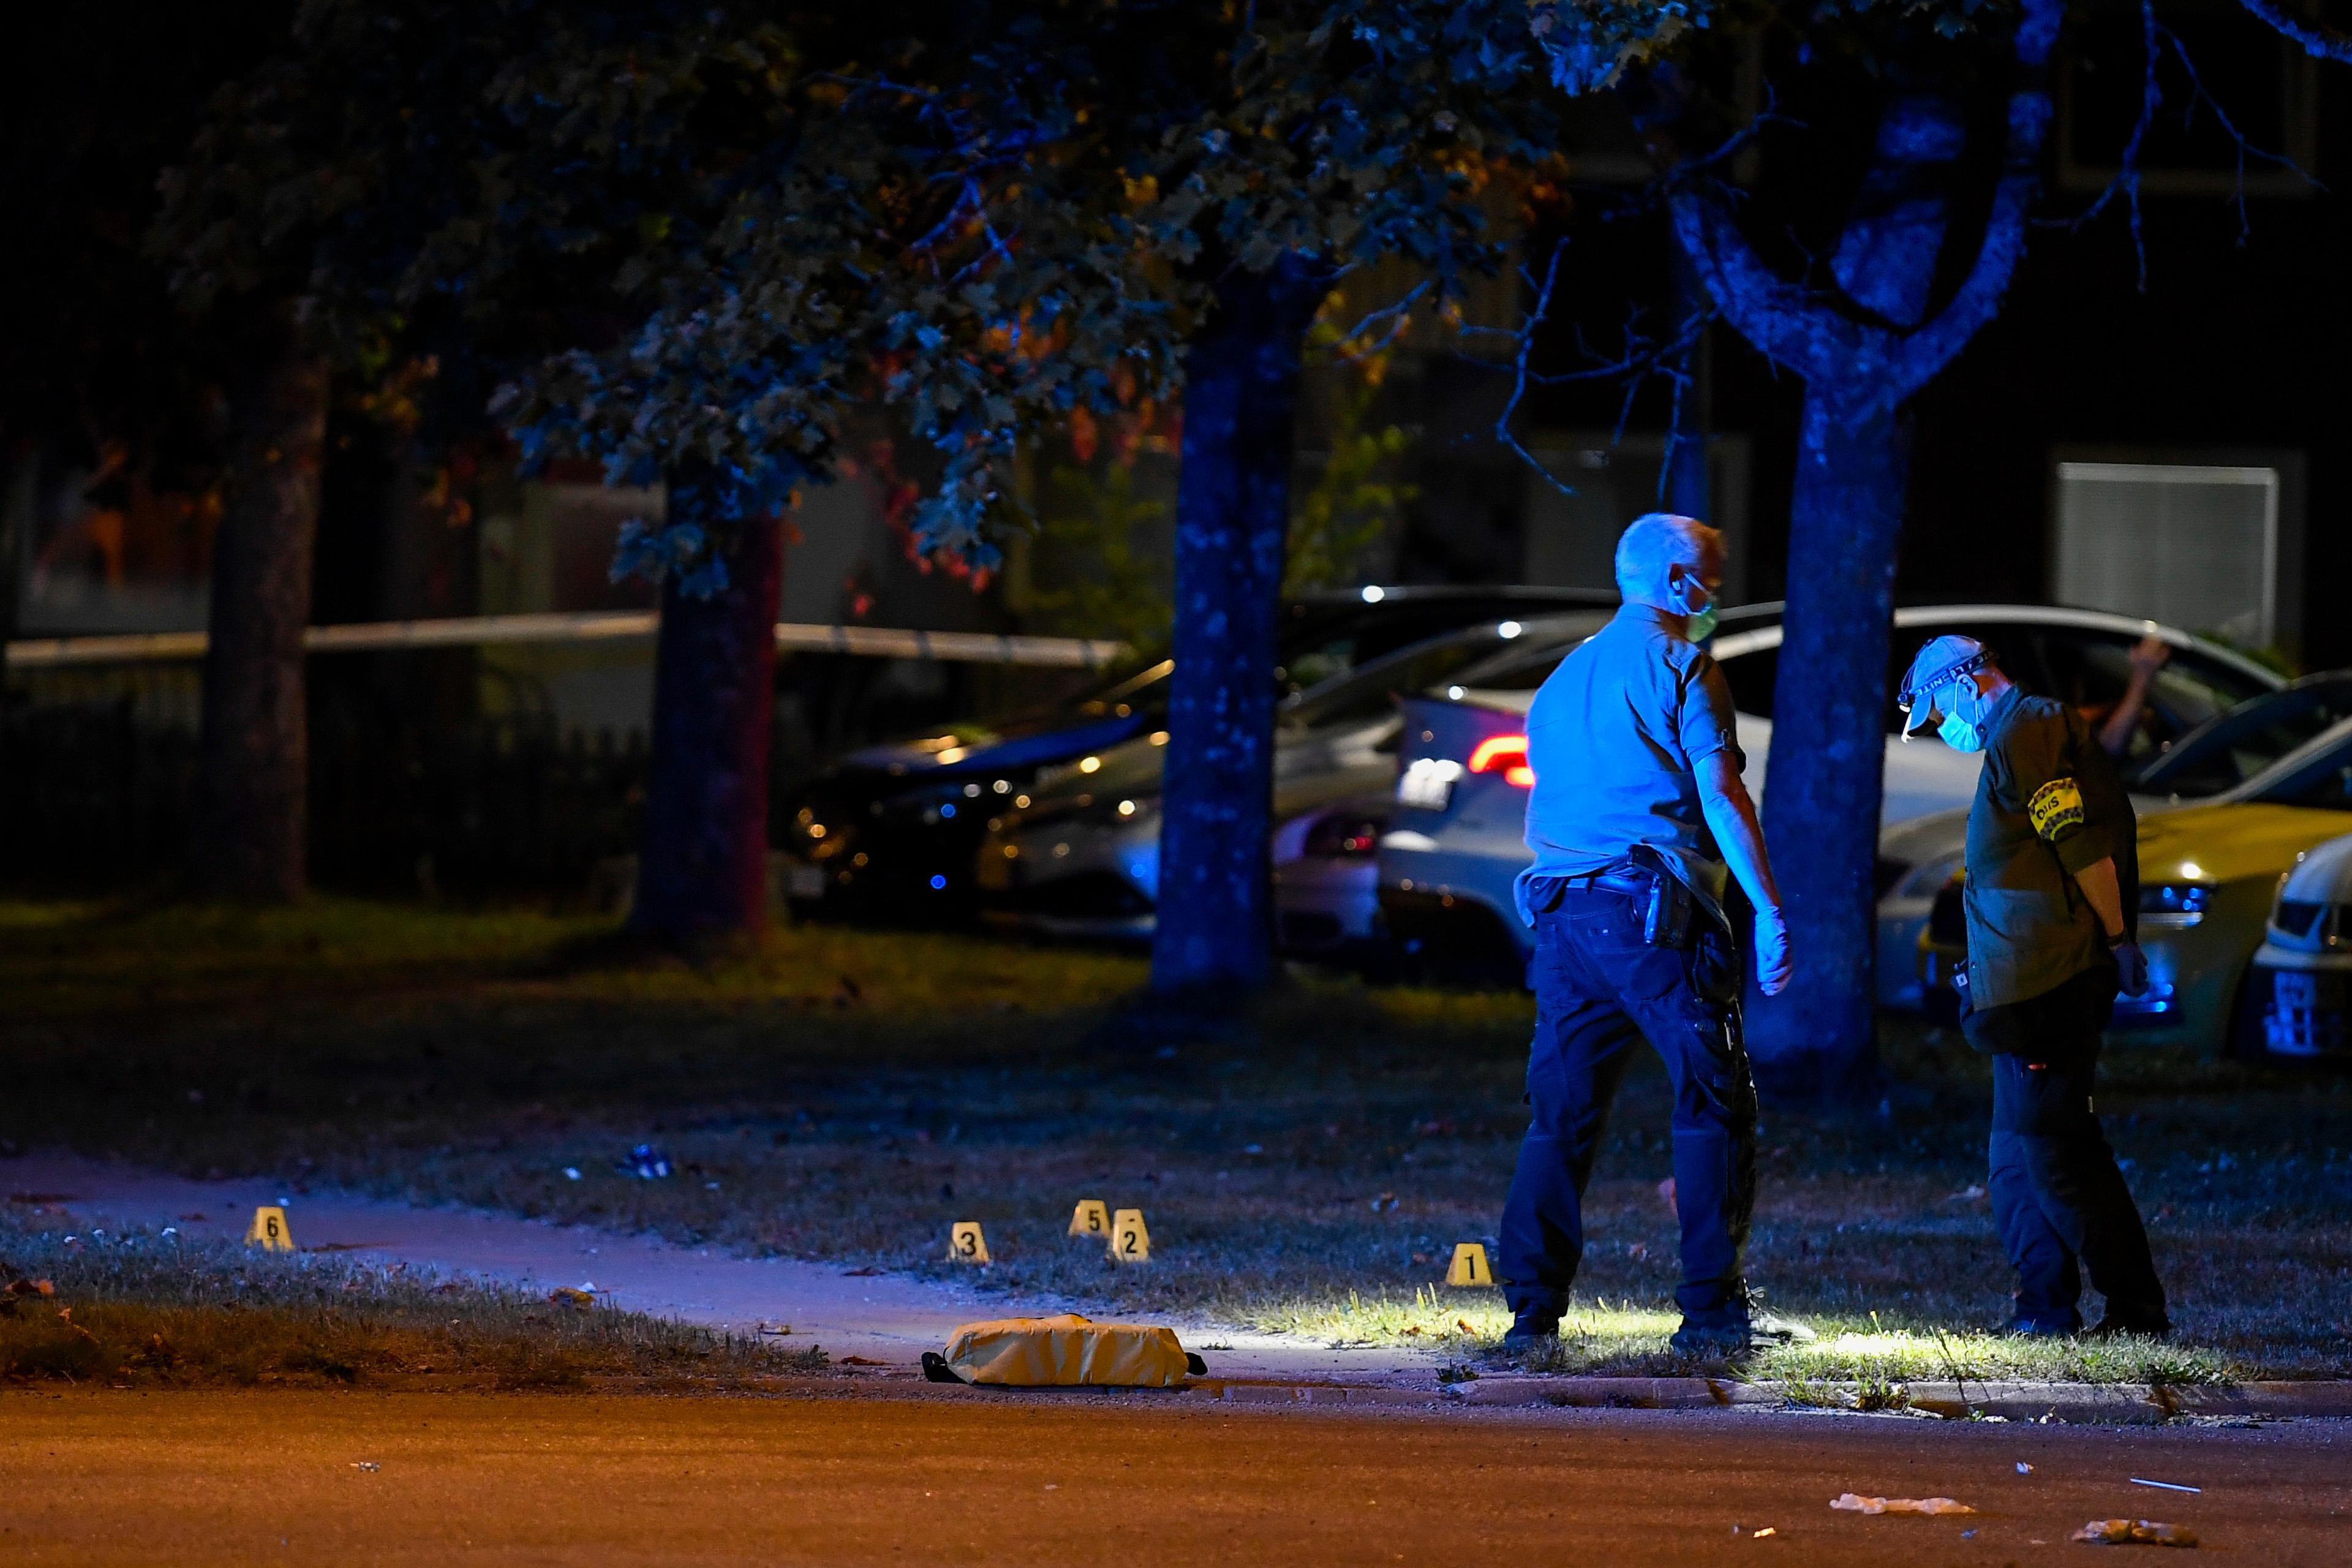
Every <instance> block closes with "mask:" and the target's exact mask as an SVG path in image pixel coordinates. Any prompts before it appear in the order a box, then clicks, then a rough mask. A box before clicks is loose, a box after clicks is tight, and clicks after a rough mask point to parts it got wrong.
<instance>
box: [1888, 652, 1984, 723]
mask: <svg viewBox="0 0 2352 1568" xmlns="http://www.w3.org/2000/svg"><path fill="white" fill-rule="evenodd" d="M1992 662H1993V652H1992V649H1990V648H1989V647H1985V645H1984V644H1982V643H1980V642H1979V641H1977V639H1976V638H1974V637H1961V636H1959V635H1958V633H1947V634H1946V635H1944V636H1943V637H1932V638H1930V639H1928V643H1927V647H1923V648H1921V649H1920V650H1919V653H1918V657H1917V658H1914V659H1913V660H1912V661H1911V668H1909V669H1908V670H1906V671H1905V672H1904V676H1903V684H1902V685H1901V686H1899V687H1897V688H1896V689H1895V707H1897V708H1899V709H1901V710H1903V738H1904V739H1905V740H1906V741H1907V740H1909V739H1910V738H1911V737H1912V736H1914V735H1918V734H1924V733H1926V732H1927V731H1928V730H1930V729H1933V728H1934V727H1935V725H1936V723H1937V721H1938V719H1939V717H1940V716H1939V715H1938V714H1937V711H1936V704H1935V701H1934V698H1935V695H1936V693H1937V691H1940V690H1941V689H1944V688H1945V687H1947V686H1949V685H1950V684H1951V683H1952V682H1954V681H1955V680H1960V679H1966V678H1967V677H1969V676H1971V675H1974V674H1975V673H1976V672H1977V671H1978V670H1979V669H1982V668H1985V667H1986V666H1988V665H1990V664H1991V663H1992Z"/></svg>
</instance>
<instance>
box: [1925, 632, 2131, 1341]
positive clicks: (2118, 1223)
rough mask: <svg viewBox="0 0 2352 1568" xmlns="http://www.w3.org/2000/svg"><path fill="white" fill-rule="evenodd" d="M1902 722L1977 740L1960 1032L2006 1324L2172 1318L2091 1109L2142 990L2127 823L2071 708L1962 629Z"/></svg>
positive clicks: (2125, 798)
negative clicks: (1979, 1080)
mask: <svg viewBox="0 0 2352 1568" xmlns="http://www.w3.org/2000/svg"><path fill="white" fill-rule="evenodd" d="M1895 705H1896V706H1897V707H1899V708H1900V709H1902V710H1903V713H1904V724H1903V738H1904V739H1905V740H1906V741H1908V740H1910V739H1911V738H1912V737H1913V736H1915V735H1917V734H1921V733H1924V732H1926V731H1929V730H1933V731H1935V732H1936V733H1937V735H1939V736H1941V737H1942V738H1943V741H1944V743H1945V744H1946V745H1948V746H1950V747H1952V748H1953V749H1954V750H1955V751H1960V752H1982V753H1983V754H1984V770H1983V772H1982V773H1979V775H1978V780H1977V795H1976V801H1975V803H1974V804H1973V805H1971V806H1970V807H1969V837H1968V853H1967V880H1966V884H1965V886H1964V887H1963V889H1962V892H1961V905H1962V908H1963V909H1964V910H1965V911H1966V913H1967V917H1968V935H1969V958H1968V964H1967V967H1966V968H1965V969H1964V970H1963V971H1962V972H1961V974H1960V976H1959V979H1960V981H1962V982H1964V984H1961V985H1960V987H1959V989H1960V995H1961V1003H1960V1006H1961V1014H1960V1027H1961V1031H1962V1032H1963V1033H1964V1034H1965V1035H1966V1036H1967V1037H1968V1041H1969V1045H1970V1046H1972V1047H1975V1048H1976V1049H1978V1050H1979V1051H1984V1052H1987V1053H1989V1054H1990V1056H1991V1057H1992V1064H1993V1080H1992V1082H1993V1093H1992V1138H1991V1142H1990V1161H1991V1167H1992V1169H1991V1175H1990V1178H1989V1180H1988V1181H1987V1183H1986V1186H1987V1189H1988V1191H1989V1193H1990V1195H1991V1198H1992V1212H1993V1223H1994V1225H1995V1226H1997V1227H1998V1228H1999V1229H2000V1238H2001V1246H2002V1247H2003V1249H2004V1250H2006V1251H2007V1252H2008V1254H2009V1260H2010V1263H2011V1266H2012V1267H2013V1268H2015V1269H2016V1271H2017V1292H2016V1303H2017V1304H2016V1311H2015V1313H2014V1315H2013V1317H2012V1319H2011V1325H2010V1326H2011V1330H2012V1331H2014V1332H2017V1333H2021V1334H2034V1335H2060V1334H2072V1333H2075V1332H2078V1331H2080V1330H2081V1329H2082V1327H2083V1314H2082V1310H2081V1307H2080V1305H2079V1302H2080V1300H2081V1297H2082V1293H2083V1285H2082V1272H2083V1270H2084V1268H2087V1269H2088V1270H2089V1272H2090V1276H2091V1283H2092V1285H2093V1286H2094V1287H2095V1289H2097V1290H2098V1291H2099V1293H2100V1294H2101V1295H2103V1296H2105V1298H2106V1316H2105V1319H2104V1320H2103V1321H2101V1322H2100V1324H2099V1326H2098V1328H2097V1330H2096V1331H2095V1332H2097V1333H2100V1334H2102V1335H2105V1334H2113V1333H2140V1334H2162V1333H2167V1332H2169V1331H2170V1330H2171V1326H2172V1324H2171V1320H2170V1319H2169V1318H2168V1316H2167V1315H2166V1311H2165V1300H2164V1287H2163V1286H2162V1285H2161V1284H2159V1283H2158V1280H2157V1277H2156V1264H2155V1261H2154V1259H2153V1258H2150V1256H2149V1254H2148V1246H2147V1228H2146V1227H2145V1226H2143V1225H2142V1224H2141V1223H2140V1216H2139V1208H2138V1206H2137V1205H2136V1204H2134V1203H2133V1201H2132V1195H2131V1190H2130V1188H2128V1187H2127V1186H2126V1185H2125V1184H2124V1177H2123V1172H2122V1171H2121V1170H2120V1169H2119V1168H2118V1167H2117V1166H2116V1156H2115V1152H2114V1151H2113V1150H2112V1149H2110V1148H2108V1147H2107V1141H2106V1137H2105V1134H2104V1133H2103V1132H2102V1131H2100V1128H2099V1119H2098V1117H2097V1115H2096V1114H2095V1112H2094V1110H2093V1109H2092V1093H2093V1089H2094V1087H2095V1085H2094V1079H2095V1077H2096V1074H2097V1070H2098V1060H2099V1035H2100V1032H2101V1031H2102V1030H2104V1029H2105V1027H2106V1026H2107V1018H2108V1016H2109V1014H2110V1013H2111V1012H2112V1011H2113V1010H2114V1007H2115V1000H2116V992H2117V991H2118V990H2120V991H2122V992H2123V993H2125V994H2128V995H2133V996H2137V995H2139V994H2142V993H2143V992H2145V991H2146V990H2147V958H2146V956H2144V955H2143V954H2142V953H2141V952H2140V948H2139V943H2138V942H2137V918H2136V917H2137V913H2138V908H2139V858H2138V853H2137V829H2138V824H2137V820H2136V819H2135V817H2134V816H2133V812H2132V806H2131V798H2130V796H2129V795H2126V794H2125V792H2124V786H2123V783H2122V781H2121V780H2120V779H2119V778H2117V777H2116V770H2115V764H2114V763H2113V762H2112V761H2110V760H2109V758H2108V756H2107V753H2106V751H2105V748H2104V747H2103V746H2101V745H2100V744H2099V742H2098V739H2097V738H2096V737H2095V736H2094V735H2093V734H2092V733H2091V731H2090V728H2089V726H2088V725H2087V724H2086V723H2085V722H2084V719H2083V717H2082V715H2081V714H2079V713H2077V712H2075V711H2074V710H2073V709H2071V708H2068V707H2067V706H2066V705H2065V704H2063V703H2061V702H2055V701H2052V700H2049V699H2047V698H2041V697H2029V696H2027V695H2026V693H2025V692H2024V691H2023V690H2022V689H2021V688H2019V687H2018V686H2017V685H2016V684H2014V683H2013V682H2011V680H2010V679H2009V678H2008V677H2007V676H2005V675H2003V674H2002V673H2001V671H2000V665H1999V664H1998V663H1997V662H1996V660H1995V657H1994V655H1993V652H1992V650H1991V649H1990V648H1988V647H1985V646H1984V645H1983V644H1982V643H1980V642H1979V641H1977V640H1976V639H1975V638H1974V637H1937V638H1936V639H1934V640H1933V641H1932V642H1930V643H1928V644H1927V647H1923V648H1921V649H1920V650H1919V654H1918V657H1917V658H1915V659H1913V660H1912V661H1911V668H1910V671H1909V673H1908V674H1906V676H1905V677H1904V678H1903V684H1902V686H1901V688H1900V689H1898V690H1897V692H1896V694H1895Z"/></svg>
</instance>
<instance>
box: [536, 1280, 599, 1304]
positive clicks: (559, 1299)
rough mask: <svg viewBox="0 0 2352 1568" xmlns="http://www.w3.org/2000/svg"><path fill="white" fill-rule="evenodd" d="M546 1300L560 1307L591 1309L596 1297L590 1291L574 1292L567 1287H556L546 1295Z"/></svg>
mask: <svg viewBox="0 0 2352 1568" xmlns="http://www.w3.org/2000/svg"><path fill="white" fill-rule="evenodd" d="M547 1299H548V1300H551V1301H553V1302H554V1303H556V1304H557V1305H558V1306H562V1307H593V1306H594V1305H595V1304H596V1296H595V1293H594V1292H593V1291H590V1290H574V1289H572V1287H571V1286H569V1285H558V1286H557V1287H556V1288H555V1289H552V1290H550V1291H549V1292H548V1293H547Z"/></svg>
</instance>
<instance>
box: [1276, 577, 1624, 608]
mask: <svg viewBox="0 0 2352 1568" xmlns="http://www.w3.org/2000/svg"><path fill="white" fill-rule="evenodd" d="M1449 599H1492V600H1495V601H1496V602H1498V603H1503V604H1526V605H1561V606H1563V607H1566V606H1577V607H1581V606H1584V605H1609V606H1613V605H1616V603H1617V590H1616V589H1614V588H1557V587H1549V586H1546V585H1544V584H1534V583H1494V584H1475V583H1367V584H1364V585H1363V586H1362V587H1360V588H1311V589H1308V590H1307V592H1305V593H1302V594H1298V595H1295V596H1293V598H1292V599H1291V603H1292V604H1295V605H1313V606H1315V607H1317V608H1322V607H1325V606H1328V605H1347V604H1365V605H1387V604H1400V603H1402V604H1443V603H1444V602H1445V601H1446V600H1449Z"/></svg>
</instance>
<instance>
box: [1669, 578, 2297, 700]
mask: <svg viewBox="0 0 2352 1568" xmlns="http://www.w3.org/2000/svg"><path fill="white" fill-rule="evenodd" d="M1786 611H1787V603H1786V601H1784V600H1772V601H1769V602H1766V603H1762V604H1756V605H1741V606H1739V607H1738V609H1734V610H1727V611H1725V612H1724V613H1723V616H1722V621H1723V624H1724V625H1725V626H1730V625H1731V623H1732V622H1733V621H1734V620H1735V618H1737V619H1742V620H1745V619H1767V618H1769V623H1770V624H1769V625H1765V626H1756V627H1754V628H1753V629H1748V628H1740V629H1735V630H1730V631H1720V632H1717V634H1716V637H1715V643H1714V652H1715V657H1716V658H1719V659H1721V658H1737V657H1738V655H1740V654H1743V653H1749V652H1753V651H1755V650H1757V649H1760V648H1768V647H1780V638H1781V637H1782V635H1783V632H1784V628H1783V627H1782V626H1780V616H1782V615H1784V614H1785V613H1786ZM1987 620H1994V621H2006V622H2008V623H2010V624H2011V625H2013V626H2073V627H2075V628H2078V629H2080V630H2083V631H2098V632H2114V633H2116V635H2118V636H2120V637H2160V638H2162V639H2163V640H2164V641H2165V642H2166V643H2168V644H2169V645H2171V646H2172V647H2178V648H2189V649H2193V650H2194V651H2196V652H2197V653H2199V654H2200V655H2202V656H2203V657H2204V658H2210V659H2212V660H2214V661H2215V662H2217V663H2221V664H2226V665H2228V666H2229V667H2230V668H2231V669H2233V670H2236V671H2237V672H2238V673H2240V674H2242V675H2244V676H2246V677H2247V678H2248V679H2252V680H2254V681H2256V682H2258V683H2260V684H2261V685H2263V686H2266V687H2269V688H2270V689H2273V690H2278V689H2282V688H2284V686H2285V685H2286V684H2287V680H2286V677H2284V676H2283V675H2281V674H2280V673H2279V672H2278V671H2277V670H2274V669H2273V668H2270V667H2269V666H2267V665H2264V664H2260V663H2257V662H2256V661H2255V660H2253V659H2251V658H2247V657H2246V656H2245V655H2244V654H2242V653H2240V652H2238V651H2237V650H2236V649H2234V648H2230V647H2223V646H2222V645H2221V644H2220V643H2217V642H2212V641H2210V640H2208V639H2207V638H2204V637H2199V636H2198V635H2197V634H2196V633H2194V632H2185V631H2182V630H2181V629H2180V628H2179V626H2166V625H2164V624H2163V623H2162V622H2159V621H2150V620H2143V619H2140V618H2138V617H2137V616H2119V615H2116V613H2115V612H2114V611H2112V610H2086V609H2084V608H2082V607H2081V606H2079V605H1897V606H1896V607H1895V625H1896V626H1900V627H1903V628H1905V629H1906V630H1907V629H1909V628H1911V627H1914V626H1969V625H1971V624H1979V623H1982V622H1984V621H1987Z"/></svg>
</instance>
